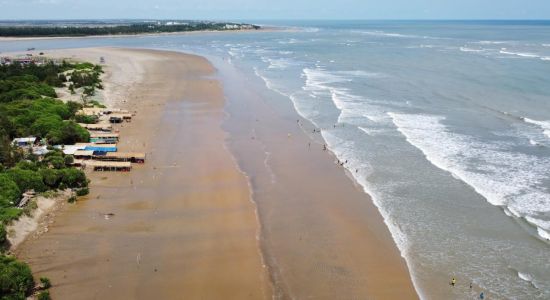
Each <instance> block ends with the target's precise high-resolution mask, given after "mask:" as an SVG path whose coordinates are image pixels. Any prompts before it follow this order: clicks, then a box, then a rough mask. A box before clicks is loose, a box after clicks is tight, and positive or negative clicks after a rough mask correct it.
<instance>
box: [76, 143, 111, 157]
mask: <svg viewBox="0 0 550 300" xmlns="http://www.w3.org/2000/svg"><path fill="white" fill-rule="evenodd" d="M83 150H88V151H94V155H101V154H105V153H107V152H117V146H116V144H88V145H86V146H85V147H84V149H83Z"/></svg>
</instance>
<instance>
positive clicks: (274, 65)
mask: <svg viewBox="0 0 550 300" xmlns="http://www.w3.org/2000/svg"><path fill="white" fill-rule="evenodd" d="M261 59H262V61H264V62H266V63H268V64H269V66H268V67H267V68H268V69H277V70H284V69H287V68H289V67H291V66H293V65H296V63H295V62H293V61H292V60H290V59H288V58H269V57H262V58H261Z"/></svg>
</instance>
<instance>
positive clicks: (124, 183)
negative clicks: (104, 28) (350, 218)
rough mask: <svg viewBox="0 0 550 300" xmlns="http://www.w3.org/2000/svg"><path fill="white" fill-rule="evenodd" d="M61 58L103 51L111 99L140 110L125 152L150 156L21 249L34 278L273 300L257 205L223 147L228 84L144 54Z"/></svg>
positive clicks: (68, 288)
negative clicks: (259, 237) (223, 87)
mask: <svg viewBox="0 0 550 300" xmlns="http://www.w3.org/2000/svg"><path fill="white" fill-rule="evenodd" d="M54 55H59V56H65V57H72V56H74V55H76V56H78V57H79V58H82V59H85V60H90V61H93V62H97V61H98V59H99V56H104V57H105V60H106V61H107V67H106V70H107V72H108V74H107V76H106V78H105V80H106V85H105V88H106V90H107V92H106V95H107V97H108V98H109V99H110V100H109V101H112V102H111V103H107V104H108V105H114V104H117V105H118V106H119V107H121V108H127V109H129V110H132V111H137V116H136V117H135V119H134V121H133V122H132V123H131V124H125V125H124V127H123V128H121V132H120V134H121V136H124V138H123V139H122V141H121V143H120V144H119V147H120V149H122V150H123V151H144V152H147V155H148V161H147V163H146V164H144V165H143V166H141V167H137V168H134V170H133V171H132V172H131V173H125V174H114V173H109V174H107V173H94V174H92V176H91V180H92V185H91V193H90V195H89V196H88V197H87V198H86V199H84V200H81V201H79V202H78V203H77V204H76V205H70V206H66V209H65V210H64V211H62V213H61V214H60V215H59V217H58V218H57V219H56V220H55V223H54V224H52V225H50V230H49V232H48V233H47V234H44V235H43V236H41V238H39V239H31V240H27V241H26V242H24V243H23V245H22V246H21V247H19V249H18V250H17V254H18V256H19V257H20V258H22V259H23V260H25V261H28V262H29V263H30V265H31V267H32V268H33V270H34V272H35V274H36V276H37V277H39V276H48V277H50V278H51V280H52V282H53V283H54V288H53V289H52V291H51V292H52V296H53V297H54V298H55V299H151V298H154V297H158V298H161V299H178V298H182V297H184V298H187V299H220V298H224V299H262V298H269V297H270V295H271V291H270V284H269V281H268V276H267V274H266V270H265V268H264V267H263V265H262V259H261V255H260V252H259V248H258V241H257V239H256V235H257V228H258V226H257V219H256V215H255V207H254V205H253V203H252V202H251V201H250V193H249V189H248V184H247V181H246V178H245V176H243V174H242V173H240V172H239V170H238V168H237V167H236V165H235V163H234V160H233V159H232V157H231V155H230V154H229V152H228V151H227V150H226V148H225V147H224V139H225V133H224V132H223V131H222V130H221V128H220V123H221V121H222V118H223V97H222V90H221V86H220V85H219V83H218V82H217V81H216V80H212V79H208V78H207V77H206V76H209V75H212V74H213V72H214V69H213V68H212V66H211V65H210V64H209V63H208V62H207V61H206V60H205V59H203V58H200V57H196V56H191V55H183V54H175V53H168V52H154V51H141V50H118V49H93V50H71V51H61V52H57V53H55V54H54ZM124 101H126V102H124ZM108 214H112V215H108ZM83 270H85V271H83Z"/></svg>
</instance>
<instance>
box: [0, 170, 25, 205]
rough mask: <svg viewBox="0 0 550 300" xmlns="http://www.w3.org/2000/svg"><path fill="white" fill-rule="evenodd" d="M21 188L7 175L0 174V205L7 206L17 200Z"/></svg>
mask: <svg viewBox="0 0 550 300" xmlns="http://www.w3.org/2000/svg"><path fill="white" fill-rule="evenodd" d="M20 197H21V190H20V189H19V186H17V183H15V181H14V180H13V179H12V178H11V177H10V176H9V175H8V174H0V207H9V206H12V205H13V204H15V203H18V202H19V198H20Z"/></svg>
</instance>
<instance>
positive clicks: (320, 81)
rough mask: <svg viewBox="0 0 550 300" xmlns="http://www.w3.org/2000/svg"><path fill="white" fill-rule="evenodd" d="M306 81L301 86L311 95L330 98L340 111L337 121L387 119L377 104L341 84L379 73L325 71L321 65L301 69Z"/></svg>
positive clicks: (378, 75)
mask: <svg viewBox="0 0 550 300" xmlns="http://www.w3.org/2000/svg"><path fill="white" fill-rule="evenodd" d="M303 74H304V77H305V78H306V83H305V85H304V87H303V88H302V89H303V90H304V91H307V92H310V93H311V95H312V96H313V97H318V96H325V97H327V98H329V99H331V100H332V102H333V104H334V106H335V107H336V108H337V109H338V110H339V111H340V114H339V116H338V123H351V124H356V123H362V122H365V121H366V119H369V120H371V121H375V122H384V121H386V122H387V120H388V117H387V115H386V114H385V112H384V111H383V110H382V109H381V108H380V107H379V106H377V105H373V104H372V103H369V102H370V101H367V100H368V99H366V98H365V97H364V96H359V95H356V94H354V93H353V92H352V91H351V90H349V89H348V88H346V87H344V86H342V85H343V84H345V83H347V82H351V81H353V80H354V78H355V77H381V76H383V75H381V74H379V73H369V72H365V71H332V72H331V71H327V70H325V69H323V68H321V67H318V68H315V69H311V68H305V69H304V70H303Z"/></svg>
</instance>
